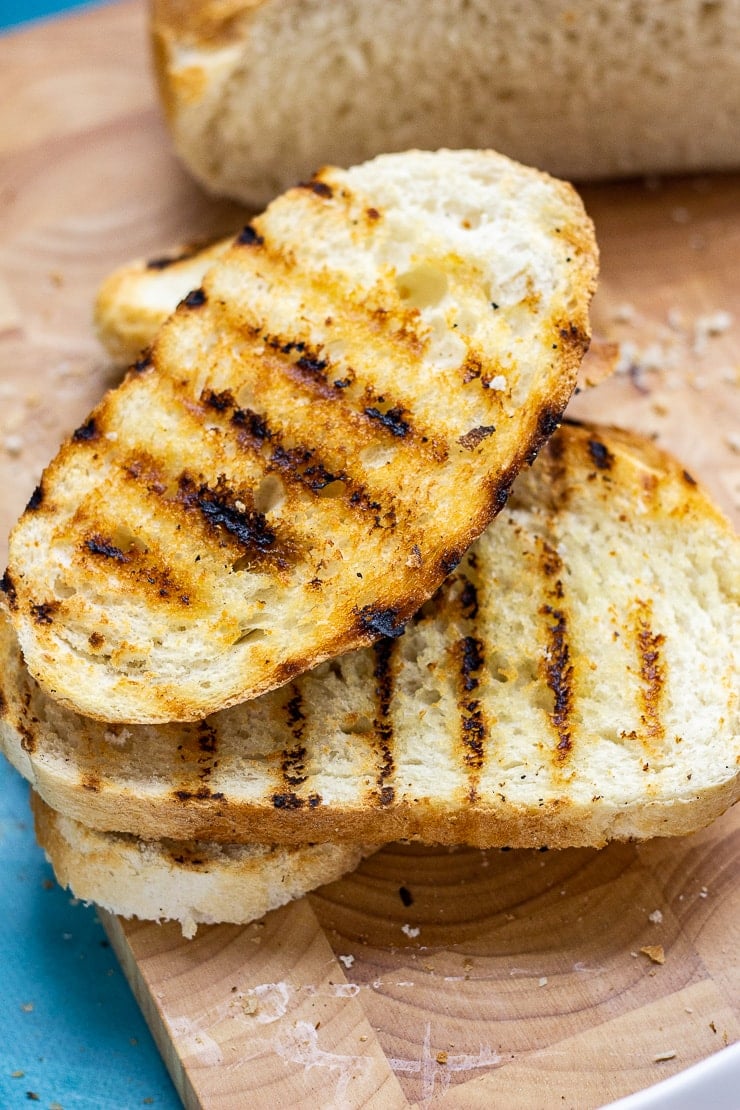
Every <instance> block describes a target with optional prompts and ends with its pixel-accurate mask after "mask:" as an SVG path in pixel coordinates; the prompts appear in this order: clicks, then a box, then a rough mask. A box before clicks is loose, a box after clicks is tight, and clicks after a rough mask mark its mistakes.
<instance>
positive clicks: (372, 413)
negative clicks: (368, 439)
mask: <svg viewBox="0 0 740 1110" xmlns="http://www.w3.org/2000/svg"><path fill="white" fill-rule="evenodd" d="M406 411H407V410H406V409H405V408H402V407H401V406H400V405H399V406H397V407H395V408H391V409H387V410H386V411H385V412H381V410H380V409H377V408H374V407H373V406H372V405H370V406H368V407H367V408H365V409H363V412H364V414H365V416H366V417H367V418H368V419H369V420H372V421H373V422H374V423H376V424H379V425H380V426H381V427H382V428H385V429H386V430H387V431H389V432H390V433H391V435H393V436H396V437H397V438H399V439H403V438H404V437H405V436H407V435H408V433H409V432H410V431H411V425H410V424H409V423H408V421H406V420H404V419H403V414H404V413H405V412H406Z"/></svg>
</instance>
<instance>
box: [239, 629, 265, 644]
mask: <svg viewBox="0 0 740 1110" xmlns="http://www.w3.org/2000/svg"><path fill="white" fill-rule="evenodd" d="M266 635H267V631H266V629H264V628H245V629H244V631H243V632H242V633H241V635H240V636H238V637H237V639H236V640H234V646H235V647H236V646H237V644H247V643H250V644H251V643H253V641H255V640H264V638H265V636H266Z"/></svg>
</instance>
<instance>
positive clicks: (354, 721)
mask: <svg viewBox="0 0 740 1110" xmlns="http://www.w3.org/2000/svg"><path fill="white" fill-rule="evenodd" d="M372 730H373V722H372V721H371V720H370V718H369V717H364V716H362V717H354V716H353V717H349V718H348V719H347V720H346V721H345V722H344V724H343V725H342V732H346V733H348V734H349V735H352V733H356V734H358V735H360V736H364V735H365V734H366V733H368V732H372Z"/></svg>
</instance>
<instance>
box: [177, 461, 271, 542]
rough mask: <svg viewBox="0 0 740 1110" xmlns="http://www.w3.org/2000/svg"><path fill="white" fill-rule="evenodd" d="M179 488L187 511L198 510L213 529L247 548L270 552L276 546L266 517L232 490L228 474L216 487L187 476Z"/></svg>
mask: <svg viewBox="0 0 740 1110" xmlns="http://www.w3.org/2000/svg"><path fill="white" fill-rule="evenodd" d="M178 487H179V490H178V499H179V500H180V502H181V503H182V505H183V506H184V507H185V508H186V509H197V510H198V511H199V512H200V514H201V516H202V517H203V519H204V520H205V522H206V523H207V524H208V525H209V526H210V527H211V528H212V529H214V530H217V529H222V530H223V531H225V532H228V534H229V535H230V536H233V538H234V539H235V540H236V541H237V543H239V544H240V545H241V546H242V547H244V548H245V549H247V550H252V549H256V550H257V551H258V552H266V551H269V550H270V549H271V548H272V547H273V545H274V544H275V539H276V537H275V533H274V532H273V531H271V530H270V529H269V528H268V527H267V519H266V518H265V516H264V514H263V513H258V512H257V511H256V510H255V509H254V508H251V507H249V506H247V505H246V504H245V503H244V502H243V501H242V500H241V498H240V497H239V496H238V494H237V493H236V492H235V491H234V490H232V489H231V488H230V487H229V485H228V483H227V481H226V476H225V475H223V474H221V475H219V477H218V481H217V482H216V485H215V487H209V486H208V485H206V484H205V483H201V484H200V485H197V484H196V482H195V481H194V479H193V478H191V477H190V476H189V475H188V474H187V473H184V474H181V475H180V479H179V482H178Z"/></svg>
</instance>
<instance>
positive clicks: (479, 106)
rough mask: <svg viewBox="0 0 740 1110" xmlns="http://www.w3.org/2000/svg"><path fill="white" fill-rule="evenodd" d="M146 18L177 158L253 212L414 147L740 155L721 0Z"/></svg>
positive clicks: (733, 50) (597, 167) (739, 65)
mask: <svg viewBox="0 0 740 1110" xmlns="http://www.w3.org/2000/svg"><path fill="white" fill-rule="evenodd" d="M151 29H152V38H153V43H154V57H155V63H156V70H157V74H158V78H159V87H160V90H161V95H162V101H163V104H164V108H165V112H166V117H167V120H168V121H169V125H170V128H171V131H172V135H173V138H174V144H175V147H176V149H177V150H178V152H179V154H180V155H181V157H182V159H183V161H184V163H185V164H186V165H187V166H188V167H189V169H190V170H191V172H192V173H193V174H194V175H195V177H196V178H198V180H199V181H201V182H202V183H203V184H204V185H205V186H206V187H207V188H208V189H211V190H213V191H214V192H217V193H222V194H227V195H229V196H232V197H236V198H239V199H241V200H243V201H246V202H247V203H248V204H252V205H255V206H262V205H263V204H264V203H265V202H266V201H267V200H268V199H269V198H270V197H271V196H273V195H274V194H275V193H276V192H278V191H279V190H280V189H282V188H285V187H286V186H287V185H291V184H293V183H294V182H296V181H299V180H300V179H301V178H303V177H305V176H306V175H307V174H308V173H309V172H310V170H311V169H312V168H313V167H314V166H317V165H321V164H322V163H323V162H336V163H337V164H339V165H346V164H348V163H351V162H356V161H360V160H362V159H364V158H368V157H370V156H372V155H374V154H377V153H379V152H380V151H384V150H402V149H406V148H408V147H412V146H420V147H430V148H431V147H438V146H468V147H494V148H495V149H497V150H501V151H502V152H503V153H505V154H508V155H509V156H510V157H513V158H517V159H519V160H520V161H522V162H526V163H528V164H531V165H537V166H541V167H542V168H544V169H547V170H549V171H550V172H551V173H554V174H557V175H558V176H561V177H565V178H567V179H570V180H577V179H579V180H584V179H593V178H604V177H614V176H625V175H640V174H654V173H666V172H670V173H675V172H687V171H696V170H708V169H715V170H717V169H728V168H731V167H737V166H738V165H740V104H739V102H738V97H737V91H736V90H737V88H738V86H739V85H740V9H739V8H738V5H737V4H736V3H734V2H733V0H712V2H711V3H707V2H705V0H679V2H677V3H673V4H657V3H656V4H645V3H639V4H636V3H634V0H570V2H569V3H567V4H564V3H562V2H561V0H539V2H538V3H530V2H526V0H506V2H504V0H384V2H383V3H382V4H368V3H364V2H362V0H333V2H332V3H330V4H327V3H325V2H324V0H261V2H260V0H229V2H228V3H223V2H219V0H195V2H191V0H188V2H187V3H184V2H183V0H154V3H153V5H152V9H151Z"/></svg>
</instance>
